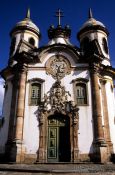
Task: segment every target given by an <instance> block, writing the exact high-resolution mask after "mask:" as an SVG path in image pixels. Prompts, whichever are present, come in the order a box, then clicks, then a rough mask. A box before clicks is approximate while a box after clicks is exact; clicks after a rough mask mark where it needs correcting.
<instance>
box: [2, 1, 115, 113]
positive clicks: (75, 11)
mask: <svg viewBox="0 0 115 175" xmlns="http://www.w3.org/2000/svg"><path fill="white" fill-rule="evenodd" d="M28 7H29V8H30V9H31V19H32V21H33V22H34V23H35V24H36V25H37V26H38V27H39V29H40V32H41V35H42V38H41V41H40V46H42V45H44V44H47V42H48V37H47V30H48V28H49V26H50V25H51V24H54V25H55V26H56V25H57V19H56V18H55V17H54V15H55V12H56V11H57V9H58V8H60V9H61V10H62V11H63V12H64V17H63V18H62V22H61V24H62V26H64V25H66V24H69V25H70V28H71V30H72V35H71V39H70V40H71V42H72V43H73V44H74V45H77V46H79V42H78V41H77V38H76V35H77V32H78V31H79V29H80V28H81V26H82V25H83V23H84V22H85V21H86V20H87V19H88V9H89V7H91V8H92V11H93V17H94V18H95V19H97V20H99V21H101V22H102V23H104V25H105V26H106V27H107V28H108V30H109V32H110V36H109V50H110V57H111V63H112V65H113V66H114V67H115V1H114V0H4V1H3V0H1V1H0V70H1V69H3V68H4V67H5V66H7V62H8V57H9V47H10V36H9V32H10V31H11V29H12V28H13V27H14V26H15V24H16V23H17V22H19V21H21V20H22V19H23V18H24V17H25V14H26V11H27V8H28ZM0 81H1V83H0V97H1V101H0V110H1V102H2V98H3V89H2V80H0Z"/></svg>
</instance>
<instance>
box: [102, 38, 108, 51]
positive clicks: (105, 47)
mask: <svg viewBox="0 0 115 175" xmlns="http://www.w3.org/2000/svg"><path fill="white" fill-rule="evenodd" d="M102 44H103V49H104V51H105V53H106V54H108V46H107V40H106V39H105V38H103V39H102Z"/></svg>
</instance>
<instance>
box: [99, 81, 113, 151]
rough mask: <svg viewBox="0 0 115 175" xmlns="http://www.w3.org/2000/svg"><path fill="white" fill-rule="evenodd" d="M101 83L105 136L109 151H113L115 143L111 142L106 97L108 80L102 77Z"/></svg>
mask: <svg viewBox="0 0 115 175" xmlns="http://www.w3.org/2000/svg"><path fill="white" fill-rule="evenodd" d="M100 83H101V92H102V104H103V115H104V136H105V140H106V143H107V144H108V147H109V152H110V153H113V144H112V142H111V137H110V127H109V116H108V106H107V97H106V89H105V84H106V80H103V79H101V80H100Z"/></svg>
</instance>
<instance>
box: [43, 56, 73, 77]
mask: <svg viewBox="0 0 115 175" xmlns="http://www.w3.org/2000/svg"><path fill="white" fill-rule="evenodd" d="M46 72H47V74H50V75H52V77H53V78H54V79H57V76H58V79H59V80H60V79H62V78H64V77H65V75H67V74H70V73H71V69H70V63H69V61H68V60H67V59H66V58H65V57H64V56H61V55H55V56H52V57H51V58H50V59H49V60H48V61H47V63H46Z"/></svg>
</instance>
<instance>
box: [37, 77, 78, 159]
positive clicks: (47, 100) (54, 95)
mask: <svg viewBox="0 0 115 175" xmlns="http://www.w3.org/2000/svg"><path fill="white" fill-rule="evenodd" d="M70 98H71V95H70V93H69V92H68V91H66V90H65V87H64V86H62V85H61V81H60V80H58V79H57V81H56V82H55V83H54V84H53V86H52V87H51V89H50V91H49V92H48V93H47V94H45V96H44V101H43V102H42V103H41V105H40V106H39V115H38V119H39V131H40V136H39V137H40V139H39V150H38V158H37V161H39V162H47V133H48V130H47V129H48V117H49V116H51V115H57V114H60V115H62V114H63V115H65V116H68V117H69V118H70V119H69V120H70V145H71V146H70V147H71V148H70V149H71V150H70V152H71V162H77V161H78V158H79V149H78V129H79V115H78V110H79V109H78V107H77V105H75V104H74V103H73V102H72V101H71V99H70Z"/></svg>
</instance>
